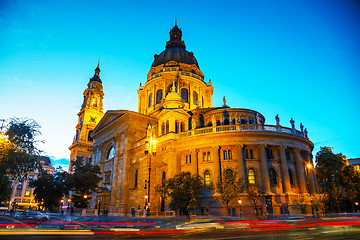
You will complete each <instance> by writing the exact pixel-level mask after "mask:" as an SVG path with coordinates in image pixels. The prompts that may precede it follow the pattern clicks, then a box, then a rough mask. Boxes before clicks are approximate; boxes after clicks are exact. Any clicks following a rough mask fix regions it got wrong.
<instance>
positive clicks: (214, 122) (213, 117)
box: [211, 115, 216, 126]
mask: <svg viewBox="0 0 360 240" xmlns="http://www.w3.org/2000/svg"><path fill="white" fill-rule="evenodd" d="M211 123H212V125H213V126H216V117H215V115H212V117H211Z"/></svg>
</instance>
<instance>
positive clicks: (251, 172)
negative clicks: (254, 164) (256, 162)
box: [248, 168, 256, 184]
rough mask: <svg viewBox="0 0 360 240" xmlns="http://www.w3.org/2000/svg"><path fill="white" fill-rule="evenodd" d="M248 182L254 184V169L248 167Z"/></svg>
mask: <svg viewBox="0 0 360 240" xmlns="http://www.w3.org/2000/svg"><path fill="white" fill-rule="evenodd" d="M248 179H249V184H256V176H255V170H254V169H253V168H250V169H249V171H248Z"/></svg>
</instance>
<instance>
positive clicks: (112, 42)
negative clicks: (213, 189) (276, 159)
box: [0, 0, 360, 165]
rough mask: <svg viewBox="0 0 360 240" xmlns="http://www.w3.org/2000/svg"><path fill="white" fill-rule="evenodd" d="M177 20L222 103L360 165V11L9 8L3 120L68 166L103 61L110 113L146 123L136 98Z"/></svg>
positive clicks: (0, 84) (102, 5) (321, 7)
mask: <svg viewBox="0 0 360 240" xmlns="http://www.w3.org/2000/svg"><path fill="white" fill-rule="evenodd" d="M175 17H177V19H178V25H179V27H180V28H181V29H182V31H183V39H184V40H185V43H186V46H187V49H188V50H189V51H193V52H194V54H195V57H196V58H197V60H198V62H199V65H200V69H201V70H202V72H203V73H204V75H205V79H206V80H208V79H211V80H212V82H213V86H214V88H215V92H214V95H213V105H214V106H221V105H222V97H223V96H226V99H227V105H229V106H230V107H239V108H250V109H254V110H256V111H259V112H261V113H262V114H263V115H264V116H265V118H266V123H267V124H275V118H274V117H275V115H276V114H279V117H280V124H281V125H284V126H288V127H290V123H289V120H290V118H293V119H294V120H295V124H296V128H299V124H300V122H302V123H303V124H304V126H305V127H306V128H307V129H308V131H309V137H310V139H311V140H312V141H313V142H314V144H315V148H314V151H313V154H314V155H315V154H316V152H317V151H318V150H319V148H320V146H330V147H333V148H334V151H335V152H342V153H343V154H345V155H346V156H347V157H348V158H355V157H360V148H359V144H358V143H359V140H360V137H359V136H360V134H359V133H360V131H359V127H358V126H357V125H358V124H357V122H358V120H359V119H360V110H359V103H360V97H359V93H360V91H359V90H360V83H359V81H360V67H359V66H360V47H359V46H360V45H359V42H360V26H359V25H360V4H359V3H358V1H355V0H353V1H351V0H345V1H335V0H323V1H320V0H319V1H316V0H312V1H310V0H304V1H293V0H287V1H285V0H284V1H265V0H264V1H262V0H258V1H250V0H243V1H221V2H219V1H181V2H171V1H170V2H169V1H101V2H99V1H67V0H64V1H61V2H59V1H42V0H38V1H35V0H27V1H25V0H12V1H10V0H9V1H7V0H0V26H1V27H0V34H1V38H0V119H8V118H10V117H29V118H33V119H34V120H36V121H37V122H38V123H39V124H40V125H41V126H42V136H41V139H43V140H45V144H43V145H41V146H40V148H41V149H43V150H44V151H45V153H46V154H47V155H49V156H52V158H53V161H54V162H55V163H56V164H63V165H66V162H67V160H66V159H68V158H69V154H70V152H69V150H68V147H69V146H70V144H71V142H72V139H73V136H74V133H75V125H76V123H77V113H78V111H79V110H80V106H81V103H82V99H83V97H82V93H83V91H84V89H85V88H86V85H87V83H88V81H89V78H90V77H92V75H93V74H94V69H95V67H96V65H97V61H98V60H99V59H100V68H101V79H102V81H103V86H104V92H105V96H104V110H113V109H129V110H133V111H137V92H136V90H137V88H138V86H139V83H140V82H141V83H142V84H144V83H145V81H146V75H147V73H148V71H149V69H150V67H151V64H152V61H153V56H154V54H155V53H156V54H159V53H160V52H161V51H163V50H164V48H165V43H166V41H167V40H168V39H169V36H168V32H169V30H170V29H171V27H172V26H173V25H174V19H175Z"/></svg>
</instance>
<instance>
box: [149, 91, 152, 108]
mask: <svg viewBox="0 0 360 240" xmlns="http://www.w3.org/2000/svg"><path fill="white" fill-rule="evenodd" d="M151 105H152V93H150V96H149V107H151Z"/></svg>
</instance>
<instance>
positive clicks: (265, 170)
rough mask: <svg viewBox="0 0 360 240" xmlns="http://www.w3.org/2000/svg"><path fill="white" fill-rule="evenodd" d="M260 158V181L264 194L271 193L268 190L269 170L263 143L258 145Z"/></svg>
mask: <svg viewBox="0 0 360 240" xmlns="http://www.w3.org/2000/svg"><path fill="white" fill-rule="evenodd" d="M260 158H261V159H260V160H261V175H262V180H263V181H262V183H263V188H264V192H265V194H271V191H270V181H269V170H268V166H267V159H266V151H265V145H260Z"/></svg>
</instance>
